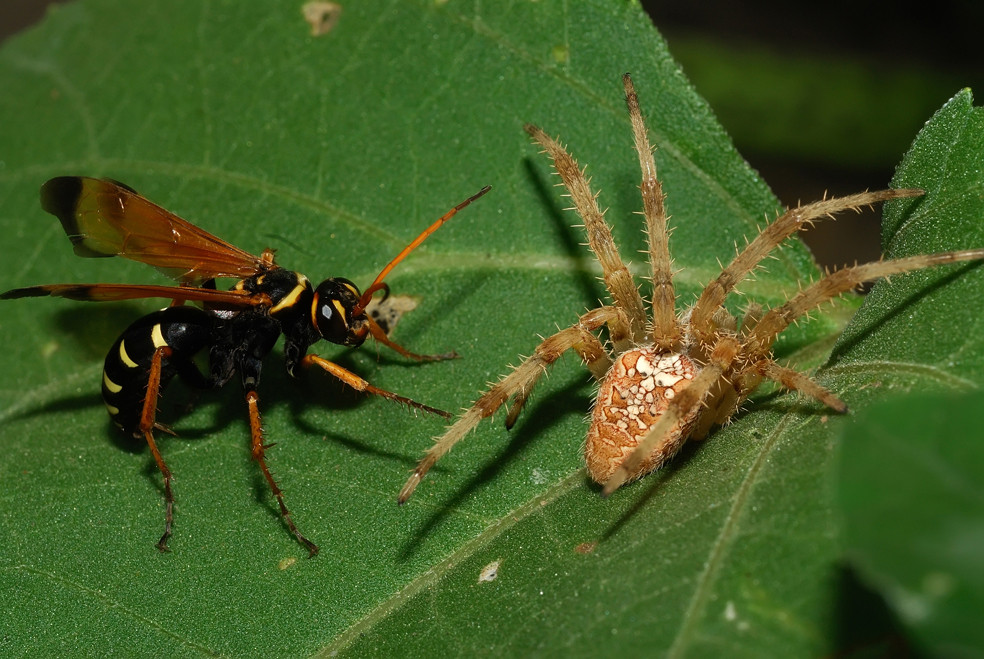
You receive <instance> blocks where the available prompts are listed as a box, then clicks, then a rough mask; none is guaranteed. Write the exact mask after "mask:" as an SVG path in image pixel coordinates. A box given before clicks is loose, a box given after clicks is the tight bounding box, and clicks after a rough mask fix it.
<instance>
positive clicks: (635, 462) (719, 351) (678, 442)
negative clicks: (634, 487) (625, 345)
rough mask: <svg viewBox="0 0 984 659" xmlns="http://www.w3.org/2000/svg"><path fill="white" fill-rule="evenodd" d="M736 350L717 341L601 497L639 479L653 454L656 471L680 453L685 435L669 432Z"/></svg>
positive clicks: (717, 377)
mask: <svg viewBox="0 0 984 659" xmlns="http://www.w3.org/2000/svg"><path fill="white" fill-rule="evenodd" d="M739 350H740V345H739V344H738V342H737V341H736V340H735V339H733V338H731V337H723V338H721V339H719V340H718V341H717V343H716V344H715V346H714V350H713V351H712V352H711V356H710V361H709V362H708V364H707V365H706V366H705V367H704V368H702V369H701V371H700V373H698V374H697V377H696V378H694V379H693V380H692V381H691V382H690V384H689V385H687V387H686V388H684V389H683V390H681V391H680V392H679V393H677V395H676V396H674V397H673V398H672V399H671V400H670V403H669V406H668V407H667V408H666V411H665V412H663V414H662V415H661V416H660V417H659V419H658V420H657V421H656V423H654V424H653V425H652V427H651V428H650V429H649V432H648V433H647V434H646V436H645V437H643V438H642V440H641V441H640V442H639V445H638V446H636V448H635V450H634V451H632V453H630V454H629V456H628V457H627V458H625V460H624V461H623V462H622V464H621V465H619V467H618V469H616V470H615V473H614V474H612V476H611V478H609V479H608V481H607V482H606V483H605V486H604V487H603V488H602V491H601V493H602V496H606V497H607V496H608V495H610V494H611V493H612V492H614V491H615V490H617V489H618V488H620V487H621V486H622V485H623V484H625V483H626V482H627V481H629V480H632V479H634V478H639V477H640V476H643V475H644V473H640V466H641V465H642V463H643V461H645V460H646V458H648V457H650V456H651V455H653V454H654V453H658V454H659V456H660V459H659V460H658V461H657V463H656V466H655V467H653V468H654V469H656V468H658V467H659V466H660V465H662V464H663V463H664V462H665V461H666V460H669V459H670V458H672V457H673V456H674V455H675V454H676V452H677V451H679V450H680V448H681V447H682V446H683V445H684V443H686V441H687V439H688V435H686V434H683V433H676V435H675V436H674V434H673V433H670V430H671V429H672V428H673V427H674V426H675V425H677V424H678V423H679V422H680V421H681V420H682V419H684V418H686V417H687V416H689V415H690V414H691V413H692V412H693V410H694V409H696V408H697V407H698V406H700V405H702V404H703V403H704V400H705V399H706V398H707V396H708V394H709V393H710V392H711V389H712V388H713V387H714V385H715V383H717V382H719V381H720V380H721V378H722V377H723V375H724V374H725V372H727V370H728V369H729V368H730V367H731V364H732V362H733V361H734V359H735V357H736V356H737V355H738V352H739Z"/></svg>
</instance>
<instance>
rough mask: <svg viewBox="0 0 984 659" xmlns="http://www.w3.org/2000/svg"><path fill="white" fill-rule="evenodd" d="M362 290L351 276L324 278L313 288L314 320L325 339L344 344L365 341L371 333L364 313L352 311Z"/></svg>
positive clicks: (315, 325)
mask: <svg viewBox="0 0 984 659" xmlns="http://www.w3.org/2000/svg"><path fill="white" fill-rule="evenodd" d="M360 295H361V293H360V292H359V289H358V288H357V287H356V286H355V284H353V283H352V282H350V281H349V280H348V279H342V278H341V277H336V278H333V279H326V280H325V281H323V282H321V284H320V285H319V286H318V288H317V289H316V290H315V291H314V300H313V302H312V306H311V323H312V324H313V325H314V327H315V328H316V329H317V330H318V333H319V334H321V337H322V338H323V339H325V340H326V341H331V342H332V343H337V344H339V345H345V346H358V345H362V342H363V341H365V338H366V334H367V333H368V323H367V321H366V319H365V314H360V315H359V316H354V315H353V310H354V309H355V306H356V305H357V304H358V303H359V297H360Z"/></svg>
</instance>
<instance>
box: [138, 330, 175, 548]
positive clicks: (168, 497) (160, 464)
mask: <svg viewBox="0 0 984 659" xmlns="http://www.w3.org/2000/svg"><path fill="white" fill-rule="evenodd" d="M171 353H172V350H171V348H169V347H167V346H162V347H160V348H158V349H157V350H155V351H154V356H153V357H152V358H151V361H150V371H149V374H148V376H147V393H146V394H144V404H143V410H142V412H141V413H140V426H139V428H140V433H141V434H142V435H143V438H144V439H145V440H147V446H149V447H150V452H151V453H152V454H153V455H154V460H155V461H156V462H157V468H158V469H160V470H161V475H162V476H164V535H162V536H161V539H160V540H159V541H158V542H157V548H158V549H159V550H161V551H162V552H168V551H171V550H170V549H169V548H168V546H167V539H168V538H170V537H171V524H172V522H173V520H174V493H173V492H172V491H171V470H170V469H168V468H167V465H166V464H165V463H164V458H163V457H161V452H160V451H159V450H158V448H157V442H155V441H154V428H157V427H160V426H158V424H157V421H156V419H157V398H158V397H159V396H160V390H161V364H162V362H163V360H164V359H165V358H167V357H170V356H171Z"/></svg>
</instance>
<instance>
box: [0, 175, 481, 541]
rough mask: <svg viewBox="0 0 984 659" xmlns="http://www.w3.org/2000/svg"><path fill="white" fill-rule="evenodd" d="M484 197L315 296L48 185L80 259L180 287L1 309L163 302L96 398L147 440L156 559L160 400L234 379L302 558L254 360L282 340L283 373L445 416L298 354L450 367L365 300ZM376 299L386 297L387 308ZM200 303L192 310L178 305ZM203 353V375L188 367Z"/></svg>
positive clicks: (142, 206)
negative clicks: (340, 353)
mask: <svg viewBox="0 0 984 659" xmlns="http://www.w3.org/2000/svg"><path fill="white" fill-rule="evenodd" d="M490 189H491V188H490V187H489V186H486V187H484V188H482V189H481V190H480V191H479V192H478V193H476V194H475V195H473V196H471V197H469V198H468V199H466V200H465V201H463V202H461V203H460V204H458V205H457V206H455V207H454V208H452V209H451V210H450V211H448V212H447V213H446V214H445V215H444V216H442V217H441V218H439V219H438V220H437V221H435V222H434V223H433V224H431V225H430V226H429V227H428V228H426V229H425V230H424V231H423V232H422V233H421V234H420V235H419V236H417V237H416V238H415V239H414V240H413V241H412V242H410V244H409V245H407V246H406V247H405V248H404V249H403V251H401V252H400V253H399V254H398V255H397V256H396V257H395V258H394V259H393V260H392V261H390V262H389V264H387V265H386V267H385V268H383V269H382V271H381V272H380V273H379V275H378V276H377V277H376V279H375V280H374V281H373V282H372V284H370V286H369V287H368V288H367V289H366V290H365V291H364V292H360V291H359V289H358V288H357V287H356V285H355V284H353V283H352V282H351V281H349V280H348V279H344V278H342V277H332V278H329V279H326V280H325V281H323V282H321V284H319V285H318V286H317V287H314V286H312V285H311V282H310V281H309V280H308V278H307V277H305V276H304V275H302V274H301V273H299V272H292V271H290V270H286V269H285V268H282V267H281V266H279V265H277V264H276V262H275V261H274V253H273V250H271V249H265V250H264V251H263V253H262V254H261V255H260V256H254V255H252V254H250V253H248V252H245V251H243V250H241V249H239V248H237V247H234V246H233V245H230V244H229V243H227V242H225V241H223V240H220V239H219V238H216V237H215V236H213V235H211V234H209V233H207V232H206V231H203V230H202V229H200V228H198V227H196V226H194V225H192V224H190V223H189V222H186V221H185V220H182V219H181V218H179V217H177V216H176V215H174V214H172V213H170V212H168V211H166V210H164V209H163V208H161V207H160V206H158V205H156V204H154V203H153V202H151V201H149V200H147V199H146V198H144V197H142V196H141V195H139V194H138V193H137V192H136V191H135V190H133V189H132V188H130V187H128V186H126V185H124V184H122V183H119V182H117V181H113V180H110V179H96V178H85V177H76V176H65V177H59V178H54V179H51V180H50V181H48V182H47V183H45V184H44V185H43V186H42V187H41V206H42V208H43V209H44V210H46V211H47V212H49V213H51V214H52V215H54V216H56V217H57V218H58V219H59V220H60V221H61V223H62V227H63V228H64V229H65V233H66V234H68V237H69V239H70V240H71V241H72V244H73V246H74V249H75V253H76V254H77V255H79V256H83V257H108V256H122V257H124V258H128V259H132V260H134V261H139V262H141V263H146V264H147V265H151V266H153V267H155V268H157V269H158V270H160V271H162V272H163V273H165V274H166V275H168V276H170V277H171V278H173V279H175V280H177V281H178V283H179V285H178V286H156V285H140V284H137V285H130V284H48V285H42V286H31V287H28V288H17V289H14V290H11V291H7V292H6V293H3V294H2V295H0V299H15V298H22V297H41V296H46V295H53V296H57V297H64V298H69V299H71V300H80V301H86V302H107V301H115V300H130V299H137V298H168V299H170V300H171V301H172V304H171V306H169V307H167V308H165V309H163V310H161V311H156V312H154V313H151V314H149V315H146V316H144V317H143V318H140V319H139V320H137V321H136V322H134V323H133V324H132V325H130V326H129V327H128V328H127V329H126V330H124V331H123V333H122V334H121V335H120V337H119V338H118V339H116V342H115V343H114V344H113V346H112V347H111V348H110V350H109V354H108V355H107V357H106V362H105V367H104V370H103V377H102V395H103V400H104V401H105V403H106V408H107V410H108V411H109V415H110V418H111V419H112V420H113V422H114V423H115V424H116V425H117V426H118V427H119V428H120V429H121V430H123V432H125V433H127V434H128V435H132V436H133V437H134V438H136V439H144V440H146V442H147V445H148V446H149V447H150V451H151V453H152V454H153V456H154V460H155V461H156V462H157V467H158V468H159V469H160V471H161V474H162V476H163V477H164V501H165V521H164V534H163V535H162V536H161V539H160V540H159V541H158V543H157V548H158V549H159V550H160V551H162V552H166V551H169V549H168V545H167V541H168V538H169V537H170V536H171V526H172V521H173V512H174V495H173V493H172V491H171V472H170V470H169V469H168V467H167V464H165V462H164V459H163V458H162V457H161V453H160V451H159V450H158V448H157V442H156V441H155V439H154V430H159V431H162V432H165V433H168V434H174V433H173V432H172V431H171V430H170V428H168V427H167V426H165V425H163V424H161V423H159V422H158V421H157V399H158V397H159V396H160V394H161V393H162V391H163V389H164V388H165V387H166V385H167V384H168V382H169V381H170V380H171V379H172V378H173V377H174V376H178V377H179V378H181V379H182V380H184V381H185V382H186V383H187V384H188V385H190V386H192V387H195V388H199V389H211V388H217V387H221V386H223V385H224V384H226V383H227V382H228V381H229V380H230V379H231V378H232V377H233V375H234V374H235V373H236V372H237V371H238V372H239V374H240V377H241V379H242V386H243V392H244V395H245V400H246V406H247V410H248V414H249V427H250V438H251V453H252V457H253V459H254V460H256V462H257V463H258V464H259V466H260V470H261V471H262V472H263V476H264V478H265V479H266V481H267V483H268V484H269V486H270V489H271V491H272V492H273V495H274V496H275V497H276V499H277V503H278V504H279V506H280V513H281V515H282V516H283V520H284V522H285V523H286V525H287V527H288V528H289V529H290V531H291V532H292V533H293V534H294V536H295V537H296V538H297V540H298V542H300V543H301V545H303V546H304V547H305V548H306V549H307V550H308V555H309V556H314V555H316V554H317V553H318V546H317V545H316V544H314V543H313V542H311V541H310V540H308V539H307V538H306V537H304V535H302V534H301V532H300V531H299V530H298V528H297V526H296V525H295V524H294V520H293V519H292V518H291V515H290V512H288V510H287V506H286V505H285V503H284V497H283V494H282V492H281V490H280V488H279V487H278V486H277V483H276V481H275V480H274V478H273V475H272V474H271V473H270V470H269V469H268V468H267V464H266V459H265V452H266V449H267V448H269V447H270V446H271V444H266V443H265V442H264V437H263V429H262V425H261V418H260V409H259V396H258V394H257V387H258V385H259V382H260V374H261V371H262V367H263V358H264V357H266V355H267V354H269V353H270V351H271V350H272V349H273V347H274V344H276V342H277V340H278V339H279V338H280V335H281V334H283V335H284V360H285V362H286V366H287V373H288V374H289V375H290V376H292V377H293V376H294V375H295V374H296V373H297V371H298V367H306V366H319V367H321V368H322V369H324V370H325V371H326V372H327V373H329V374H330V375H332V376H334V377H336V378H338V379H339V380H341V381H342V382H343V383H344V384H346V385H348V386H349V387H352V388H353V389H355V390H356V391H360V392H365V393H370V394H375V395H378V396H382V397H384V398H388V399H390V400H394V401H396V402H399V403H403V404H405V405H408V406H411V407H415V408H417V409H421V410H424V411H426V412H431V413H435V414H440V415H442V416H445V417H450V415H449V414H447V413H446V412H442V411H441V410H438V409H435V408H433V407H429V406H427V405H424V404H422V403H418V402H416V401H414V400H411V399H409V398H405V397H403V396H399V395H397V394H395V393H392V392H389V391H386V390H383V389H379V388H377V387H374V386H372V385H371V384H369V383H368V382H366V381H365V380H363V379H362V378H360V377H359V376H358V375H356V374H355V373H352V372H351V371H348V370H346V369H345V368H342V367H341V366H339V365H338V364H335V363H333V362H331V361H328V360H327V359H324V358H322V357H319V356H317V355H314V354H307V351H308V349H309V348H310V347H311V346H312V345H313V344H315V343H317V342H318V341H319V340H321V339H324V340H326V341H330V342H332V343H337V344H339V345H343V346H350V347H357V346H360V345H362V343H363V342H364V341H365V340H366V338H367V337H368V336H369V335H372V337H373V338H374V339H375V340H376V341H378V342H379V343H382V344H383V345H385V346H387V347H389V348H391V349H393V350H395V351H396V352H398V353H399V354H401V355H403V356H404V357H407V358H411V359H416V360H438V359H448V358H452V357H455V356H456V355H455V354H454V353H449V354H444V355H418V354H415V353H412V352H410V351H409V350H407V349H405V348H403V347H402V346H400V345H399V344H396V343H394V342H393V341H391V340H390V339H389V337H388V336H387V334H386V332H385V331H384V330H383V328H381V327H380V325H379V324H378V323H376V322H375V321H374V320H373V318H372V317H371V315H370V314H368V313H367V312H366V307H367V306H368V305H369V302H370V301H371V300H372V298H373V296H374V295H375V294H376V293H377V292H379V291H383V293H384V295H387V294H388V293H389V286H388V285H387V284H386V283H384V281H383V280H384V279H385V278H386V276H387V275H388V274H389V273H390V271H392V270H393V268H394V267H395V266H396V265H397V264H398V263H399V262H400V261H402V260H403V259H404V258H405V257H406V256H407V255H408V254H409V253H410V252H411V251H413V250H414V249H415V248H416V247H417V246H418V245H420V244H421V243H422V242H423V241H424V240H425V239H426V238H427V237H428V236H429V235H430V234H432V233H433V232H434V231H436V230H437V229H438V228H439V227H440V226H441V225H442V224H444V223H445V222H446V221H448V220H449V219H450V218H451V217H452V216H453V215H455V213H457V212H458V211H460V210H461V209H463V208H464V207H465V206H468V205H469V204H470V203H472V202H473V201H475V200H476V199H478V198H479V197H481V196H482V195H484V194H485V193H487V192H488V191H489V190H490ZM222 277H226V278H235V279H237V280H238V281H237V282H236V283H235V285H234V286H233V287H232V288H231V289H230V290H218V289H217V288H216V285H215V280H216V279H217V278H222ZM384 299H385V298H384ZM185 302H197V303H200V304H201V307H197V306H184V303H185ZM205 349H207V350H208V363H209V372H208V375H205V374H203V373H202V371H201V370H200V369H199V367H198V366H197V365H196V364H195V362H194V361H193V360H192V359H193V357H194V356H195V355H196V354H197V353H199V352H202V351H203V350H205Z"/></svg>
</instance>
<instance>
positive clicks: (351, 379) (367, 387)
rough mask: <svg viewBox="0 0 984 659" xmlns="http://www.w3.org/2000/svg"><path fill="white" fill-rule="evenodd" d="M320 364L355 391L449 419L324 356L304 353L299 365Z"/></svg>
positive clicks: (446, 415)
mask: <svg viewBox="0 0 984 659" xmlns="http://www.w3.org/2000/svg"><path fill="white" fill-rule="evenodd" d="M311 365H315V366H320V367H321V368H322V369H324V371H325V372H326V373H328V374H329V375H333V376H335V377H336V378H338V379H339V380H341V381H342V383H343V384H346V385H348V386H350V387H352V388H353V389H355V390H356V391H359V392H364V393H367V394H375V395H377V396H382V397H383V398H388V399H389V400H394V401H396V402H397V403H401V404H403V405H407V406H408V407H415V408H417V409H418V410H423V411H425V412H430V413H431V414H437V415H439V416H443V417H444V418H445V419H450V418H451V415H450V414H449V413H448V412H445V411H444V410H439V409H437V408H436V407H431V406H429V405H424V404H423V403H418V402H417V401H415V400H413V399H411V398H406V397H405V396H400V395H399V394H394V393H393V392H392V391H386V390H385V389H380V388H379V387H374V386H372V385H371V384H369V383H368V382H367V381H366V380H363V379H362V378H360V377H359V376H358V375H356V374H355V373H353V372H352V371H350V370H348V369H346V368H342V367H341V366H339V365H338V364H336V363H335V362H331V361H328V360H327V359H325V358H324V357H319V356H318V355H305V356H304V358H303V359H301V366H311Z"/></svg>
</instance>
